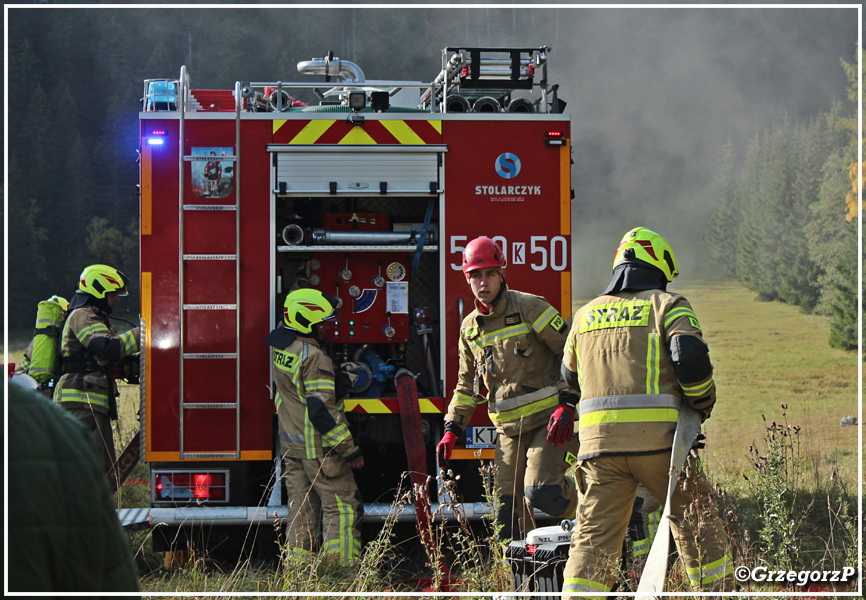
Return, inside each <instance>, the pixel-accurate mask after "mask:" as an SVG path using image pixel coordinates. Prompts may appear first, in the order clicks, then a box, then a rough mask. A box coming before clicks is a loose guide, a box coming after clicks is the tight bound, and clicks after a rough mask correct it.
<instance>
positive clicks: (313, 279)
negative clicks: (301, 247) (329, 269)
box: [310, 273, 322, 285]
mask: <svg viewBox="0 0 866 600" xmlns="http://www.w3.org/2000/svg"><path fill="white" fill-rule="evenodd" d="M321 282H322V278H321V277H319V274H318V273H313V274H312V275H310V283H311V284H312V285H319V284H320V283H321Z"/></svg>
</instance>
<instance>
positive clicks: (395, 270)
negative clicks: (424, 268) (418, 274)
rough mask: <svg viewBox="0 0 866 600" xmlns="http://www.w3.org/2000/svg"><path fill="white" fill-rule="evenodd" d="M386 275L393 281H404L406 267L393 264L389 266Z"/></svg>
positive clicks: (396, 263)
mask: <svg viewBox="0 0 866 600" xmlns="http://www.w3.org/2000/svg"><path fill="white" fill-rule="evenodd" d="M385 273H386V274H387V275H388V279H390V280H391V281H403V278H404V277H406V267H404V266H403V265H401V264H400V263H398V262H392V263H391V264H390V265H388V268H387V269H386V270H385Z"/></svg>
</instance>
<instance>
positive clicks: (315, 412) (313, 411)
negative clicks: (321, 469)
mask: <svg viewBox="0 0 866 600" xmlns="http://www.w3.org/2000/svg"><path fill="white" fill-rule="evenodd" d="M273 353H274V381H275V382H276V385H277V391H276V395H275V398H274V401H275V403H276V407H277V417H278V420H279V427H280V444H281V446H282V450H283V452H284V453H285V452H288V453H289V454H288V456H289V457H291V458H306V459H315V458H322V457H324V456H325V455H326V454H327V453H328V452H330V451H331V450H332V449H333V450H335V451H336V452H337V453H338V454H340V455H341V456H344V457H345V456H349V455H351V454H353V453H355V452H356V451H357V450H358V447H357V446H356V445H355V443H354V441H353V440H352V434H351V433H350V432H349V422H348V419H346V414H345V413H344V412H343V410H344V406H343V402H342V401H340V402H337V400H336V395H335V393H334V378H335V375H334V363H333V361H332V360H331V359H330V357H328V355H327V354H325V352H324V351H323V350H322V348H321V346H320V345H319V343H318V341H316V340H314V339H312V338H303V339H302V338H301V337H296V338H295V339H294V340H293V341H292V343H291V344H289V346H288V347H287V348H285V349H284V350H280V349H278V348H274V349H273Z"/></svg>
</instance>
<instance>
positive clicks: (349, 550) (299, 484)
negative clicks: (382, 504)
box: [283, 454, 364, 565]
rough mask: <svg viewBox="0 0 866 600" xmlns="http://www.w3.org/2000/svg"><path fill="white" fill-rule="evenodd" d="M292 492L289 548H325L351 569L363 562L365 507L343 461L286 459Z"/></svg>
mask: <svg viewBox="0 0 866 600" xmlns="http://www.w3.org/2000/svg"><path fill="white" fill-rule="evenodd" d="M283 466H284V471H283V480H284V481H285V484H286V490H287V493H288V507H289V511H288V525H287V531H286V536H287V543H288V546H289V549H290V550H291V551H292V552H294V553H300V554H303V553H308V552H309V553H312V552H315V551H317V550H319V549H320V548H321V550H322V552H323V553H324V554H325V555H326V556H333V557H334V558H335V559H336V560H337V561H338V562H339V563H341V564H344V565H351V564H352V563H355V562H357V561H358V560H359V559H360V557H361V518H362V517H363V515H364V505H363V502H362V501H361V493H360V492H359V491H358V486H357V484H356V483H355V477H354V475H353V474H352V469H351V467H349V463H347V462H346V461H345V460H344V459H343V458H342V457H341V456H339V455H336V454H331V455H328V456H326V457H325V458H321V459H312V460H308V459H301V458H288V457H285V458H284V459H283Z"/></svg>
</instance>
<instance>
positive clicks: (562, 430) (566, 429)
mask: <svg viewBox="0 0 866 600" xmlns="http://www.w3.org/2000/svg"><path fill="white" fill-rule="evenodd" d="M572 435H574V409H573V408H572V407H570V406H568V405H567V404H560V405H559V406H557V407H556V410H555V411H553V414H552V415H550V422H549V423H548V424H547V441H548V442H551V443H552V444H553V445H554V446H559V445H560V444H564V443H565V442H568V441H570V440H571V436H572Z"/></svg>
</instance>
